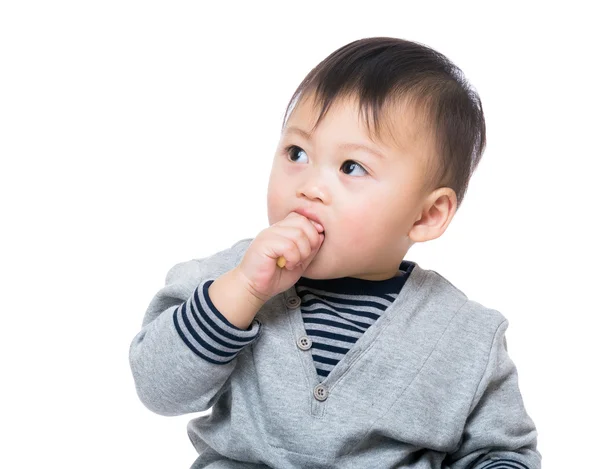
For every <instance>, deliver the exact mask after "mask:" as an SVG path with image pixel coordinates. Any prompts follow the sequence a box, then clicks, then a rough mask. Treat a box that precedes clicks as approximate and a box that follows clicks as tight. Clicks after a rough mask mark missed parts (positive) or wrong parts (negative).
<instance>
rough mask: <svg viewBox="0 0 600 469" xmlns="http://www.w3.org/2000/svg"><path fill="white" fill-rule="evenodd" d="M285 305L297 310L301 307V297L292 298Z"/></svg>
mask: <svg viewBox="0 0 600 469" xmlns="http://www.w3.org/2000/svg"><path fill="white" fill-rule="evenodd" d="M285 304H286V306H287V307H288V308H290V309H293V308H297V307H298V306H299V305H300V297H299V296H290V297H289V298H288V299H287V300H286V302H285Z"/></svg>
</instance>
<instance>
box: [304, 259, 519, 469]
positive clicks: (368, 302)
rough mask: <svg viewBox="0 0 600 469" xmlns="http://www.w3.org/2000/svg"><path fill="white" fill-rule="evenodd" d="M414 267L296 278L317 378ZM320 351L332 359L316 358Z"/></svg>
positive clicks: (386, 304) (395, 295)
mask: <svg viewBox="0 0 600 469" xmlns="http://www.w3.org/2000/svg"><path fill="white" fill-rule="evenodd" d="M413 268H414V263H412V262H411V261H402V264H401V266H400V270H401V271H402V273H401V275H400V276H395V277H392V278H389V279H386V280H381V281H373V280H363V279H358V278H353V277H343V278H335V279H324V280H315V279H307V278H304V277H301V278H300V279H299V281H298V282H297V283H296V294H297V295H298V296H299V297H300V299H301V313H302V320H303V321H304V330H305V332H306V334H307V335H308V336H309V337H310V338H311V339H312V348H313V351H312V359H313V363H314V366H315V369H316V372H317V374H318V375H319V376H320V377H326V376H328V375H329V373H330V371H331V369H332V368H335V366H337V364H338V363H339V361H340V360H341V359H342V358H343V357H344V355H345V354H346V353H347V352H348V350H349V348H350V347H352V345H354V344H355V343H356V341H357V340H358V339H359V338H360V336H361V335H362V334H364V332H365V331H366V330H367V329H368V328H369V327H371V326H372V325H373V324H374V323H375V321H377V320H378V319H379V318H380V317H381V314H383V313H384V312H385V311H386V310H387V309H388V308H389V306H390V305H391V304H392V303H393V302H394V301H396V300H397V298H398V295H399V293H400V291H401V290H402V287H403V286H404V284H405V283H406V280H407V278H408V276H409V275H410V272H411V271H412V269H413ZM333 340H335V341H340V342H345V343H347V344H348V347H336V346H333V345H331V344H329V343H327V342H329V341H333ZM319 350H322V351H327V352H328V353H329V354H331V356H323V355H319V353H318V351H319ZM511 469H512V468H511ZM518 469H522V468H518Z"/></svg>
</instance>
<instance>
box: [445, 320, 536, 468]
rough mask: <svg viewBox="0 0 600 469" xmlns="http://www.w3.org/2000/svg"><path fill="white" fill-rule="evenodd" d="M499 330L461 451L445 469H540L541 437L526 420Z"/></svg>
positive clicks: (451, 456) (504, 326)
mask: <svg viewBox="0 0 600 469" xmlns="http://www.w3.org/2000/svg"><path fill="white" fill-rule="evenodd" d="M507 327H508V321H507V320H504V321H503V322H502V323H501V324H500V326H499V327H498V329H497V331H496V334H495V336H494V339H493V343H492V346H491V350H490V355H489V360H488V364H487V367H486V369H485V372H484V374H483V377H482V379H481V381H480V383H479V386H478V388H477V391H476V393H475V396H474V398H473V403H472V405H471V411H470V414H469V416H468V418H467V421H466V423H465V427H464V432H463V436H462V438H461V442H460V445H459V447H458V448H457V450H456V451H455V452H453V453H451V454H448V456H447V457H446V459H445V461H444V463H445V464H446V465H444V467H445V468H449V469H484V468H485V469H501V468H502V469H504V468H510V469H540V468H541V455H540V453H539V452H538V451H537V431H536V428H535V425H534V423H533V421H532V420H531V418H530V417H529V415H528V414H527V412H526V410H525V407H524V404H523V399H522V397H521V393H520V390H519V385H518V376H517V369H516V367H515V365H514V363H513V361H512V360H511V358H510V357H509V355H508V351H507V345H506V336H505V332H506V329H507Z"/></svg>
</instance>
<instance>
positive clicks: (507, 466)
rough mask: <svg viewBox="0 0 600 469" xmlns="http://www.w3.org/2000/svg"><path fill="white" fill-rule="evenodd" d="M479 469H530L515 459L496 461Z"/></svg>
mask: <svg viewBox="0 0 600 469" xmlns="http://www.w3.org/2000/svg"><path fill="white" fill-rule="evenodd" d="M478 469H529V467H528V466H526V465H525V464H523V463H521V462H519V461H515V460H514V459H496V460H494V461H491V462H490V463H489V464H486V465H485V466H480V467H479V468H478Z"/></svg>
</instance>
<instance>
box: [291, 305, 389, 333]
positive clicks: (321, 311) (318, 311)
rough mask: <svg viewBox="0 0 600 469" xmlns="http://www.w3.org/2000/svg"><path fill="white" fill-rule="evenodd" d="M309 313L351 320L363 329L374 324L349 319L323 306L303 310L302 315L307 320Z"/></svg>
mask: <svg viewBox="0 0 600 469" xmlns="http://www.w3.org/2000/svg"><path fill="white" fill-rule="evenodd" d="M309 314H312V315H315V314H326V315H327V316H329V317H332V318H339V319H343V320H344V321H348V322H351V323H352V324H354V325H355V326H357V327H360V328H362V330H367V329H368V328H369V327H371V324H373V323H367V322H360V321H356V320H354V319H349V318H346V317H344V316H339V315H338V314H337V313H336V312H335V311H331V310H330V309H321V308H319V309H313V310H312V311H305V310H303V311H302V315H303V316H304V318H305V319H304V320H305V321H306V317H307V316H306V315H309ZM377 318H379V316H377ZM373 322H375V321H373Z"/></svg>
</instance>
